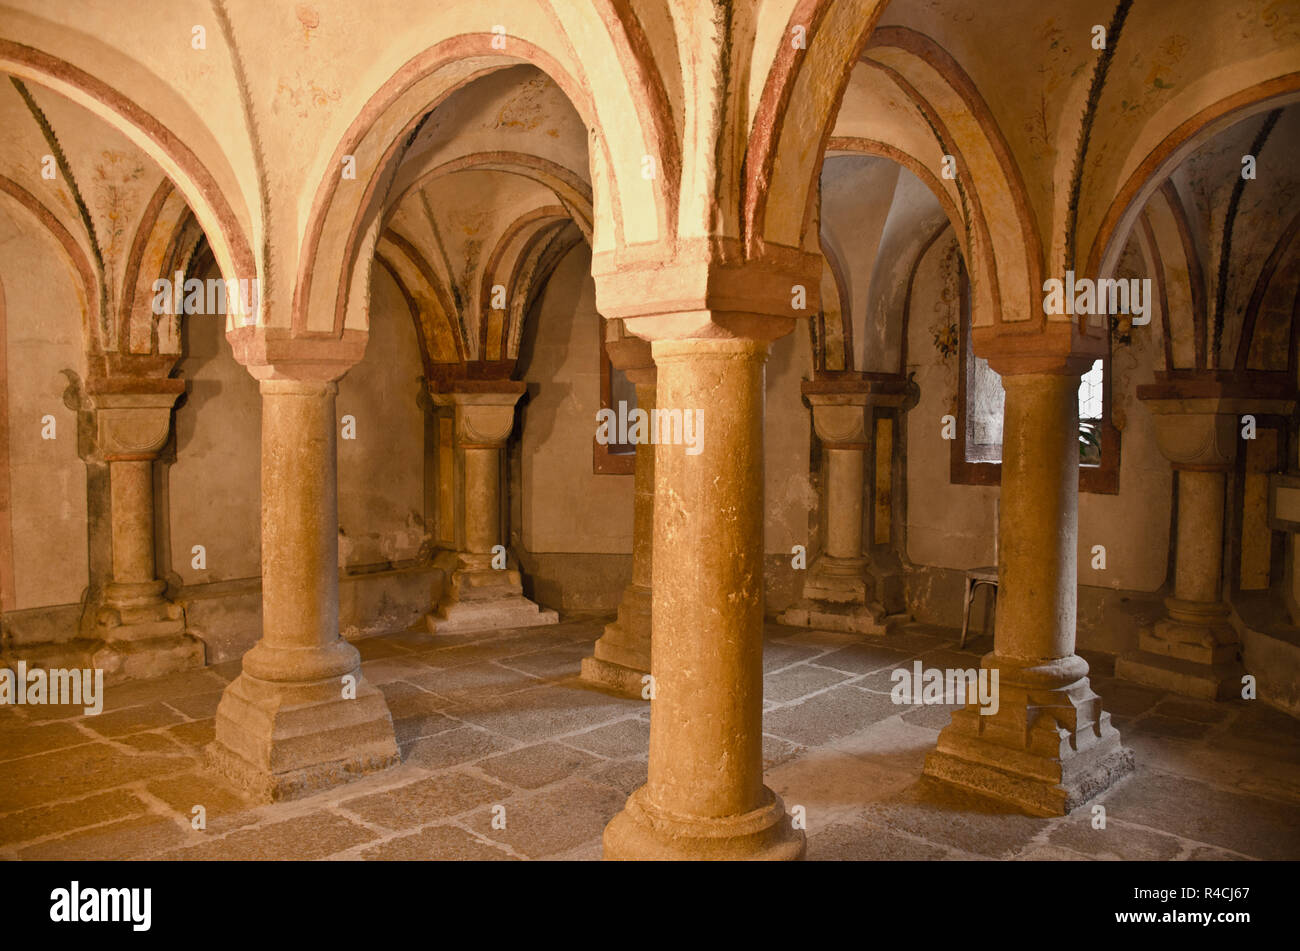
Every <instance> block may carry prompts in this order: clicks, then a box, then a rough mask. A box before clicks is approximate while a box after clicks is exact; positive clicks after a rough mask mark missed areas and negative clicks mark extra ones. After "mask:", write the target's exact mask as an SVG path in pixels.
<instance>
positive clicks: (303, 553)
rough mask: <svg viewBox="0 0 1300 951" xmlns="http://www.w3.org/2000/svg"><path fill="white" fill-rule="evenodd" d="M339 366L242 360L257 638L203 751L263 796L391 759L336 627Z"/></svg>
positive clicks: (388, 721)
mask: <svg viewBox="0 0 1300 951" xmlns="http://www.w3.org/2000/svg"><path fill="white" fill-rule="evenodd" d="M239 352H240V348H239V346H238V345H237V346H236V353H237V354H238V353H239ZM357 356H359V354H358V355H357ZM350 366H351V362H347V363H340V364H337V365H334V364H325V363H323V362H322V361H320V360H319V359H318V360H316V361H313V362H312V363H311V364H310V365H305V366H289V367H274V366H268V365H258V366H252V367H250V371H251V372H253V374H254V376H256V377H258V378H259V380H260V382H261V392H262V639H261V640H259V641H258V642H257V644H255V645H254V646H253V648H252V649H251V650H250V651H249V652H248V653H247V654H245V655H244V664H243V672H242V673H241V674H240V675H239V677H237V678H236V679H235V680H234V682H233V683H231V684H230V686H228V687H227V688H226V690H225V693H224V694H223V695H222V698H221V704H220V706H219V707H218V709H217V722H216V740H215V741H214V742H213V743H212V744H211V745H210V746H209V747H208V756H209V761H210V763H211V764H212V765H213V766H214V767H215V768H217V769H218V770H220V771H221V772H223V773H225V774H226V775H227V776H229V777H231V778H232V779H233V780H235V782H237V783H238V784H240V785H241V786H243V787H245V788H247V789H248V790H250V791H251V792H253V793H254V794H255V795H259V796H261V797H263V798H269V799H287V798H292V797H295V796H300V795H306V794H308V793H311V792H313V791H315V790H317V789H320V788H324V787H327V786H331V785H335V784H337V783H340V782H345V781H347V780H349V779H352V778H354V777H355V776H357V775H360V774H362V773H366V772H370V771H373V770H377V769H382V768H384V767H387V766H390V765H394V764H396V763H397V762H398V761H399V755H398V750H397V743H396V740H395V738H394V733H393V722H392V718H391V717H390V715H389V713H388V707H387V705H386V704H385V702H384V697H383V695H382V694H381V693H380V692H379V691H378V690H376V689H375V688H374V687H373V686H372V685H371V684H369V683H367V682H366V681H365V680H364V679H363V677H362V675H361V658H360V655H359V654H358V653H357V649H356V648H355V647H353V646H352V645H351V644H349V643H348V642H346V641H344V640H342V639H341V638H340V637H339V591H338V585H339V562H338V487H337V470H338V456H337V448H336V438H337V430H338V417H337V414H336V412H335V406H334V400H335V394H336V393H337V384H336V382H335V381H336V380H337V379H338V378H339V377H341V376H342V375H343V374H344V373H345V372H346V371H347V369H348V368H349V367H350Z"/></svg>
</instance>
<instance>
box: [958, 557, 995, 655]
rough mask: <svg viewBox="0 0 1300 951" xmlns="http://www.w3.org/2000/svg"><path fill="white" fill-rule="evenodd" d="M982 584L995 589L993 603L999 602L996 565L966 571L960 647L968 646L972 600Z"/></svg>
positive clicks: (992, 593)
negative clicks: (967, 637) (967, 633)
mask: <svg viewBox="0 0 1300 951" xmlns="http://www.w3.org/2000/svg"><path fill="white" fill-rule="evenodd" d="M982 584H986V585H988V586H989V587H990V588H992V589H993V590H992V592H990V594H991V595H992V597H993V603H994V604H997V598H998V569H997V567H996V566H994V567H992V568H972V569H971V570H970V571H968V572H966V597H965V603H964V604H963V606H962V614H961V643H959V644H958V645H957V647H958V648H959V649H960V648H962V647H965V646H966V630H967V628H969V627H970V606H971V602H972V601H974V600H975V589H976V588H978V587H979V586H980V585H982Z"/></svg>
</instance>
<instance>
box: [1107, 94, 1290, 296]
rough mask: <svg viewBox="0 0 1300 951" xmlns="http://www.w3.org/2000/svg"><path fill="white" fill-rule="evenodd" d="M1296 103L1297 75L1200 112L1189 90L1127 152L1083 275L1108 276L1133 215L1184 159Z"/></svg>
mask: <svg viewBox="0 0 1300 951" xmlns="http://www.w3.org/2000/svg"><path fill="white" fill-rule="evenodd" d="M1294 102H1300V72H1290V73H1286V74H1284V75H1279V76H1273V77H1271V78H1268V79H1261V80H1260V81H1258V82H1255V83H1251V84H1249V85H1246V86H1243V87H1242V88H1240V89H1239V90H1238V91H1237V92H1235V93H1232V94H1230V95H1227V96H1222V97H1221V98H1217V99H1215V100H1214V101H1212V102H1209V103H1208V104H1204V105H1200V107H1199V108H1197V105H1198V100H1197V98H1195V96H1194V94H1193V92H1191V91H1189V92H1187V93H1185V94H1184V95H1182V96H1180V97H1179V98H1177V99H1176V100H1174V102H1171V103H1170V104H1169V105H1168V106H1166V107H1165V109H1163V110H1161V111H1160V112H1159V113H1157V115H1156V116H1155V117H1153V118H1152V120H1151V121H1150V122H1149V123H1147V125H1146V126H1145V127H1144V129H1143V131H1142V133H1141V134H1140V135H1139V136H1138V138H1137V140H1136V143H1135V145H1134V147H1133V149H1132V150H1130V152H1129V156H1128V160H1127V161H1126V163H1125V168H1126V169H1127V170H1128V174H1127V175H1126V176H1124V178H1123V183H1122V184H1121V185H1119V187H1118V188H1117V190H1116V192H1115V193H1114V196H1113V197H1112V198H1111V200H1110V203H1109V205H1108V206H1107V209H1106V212H1105V214H1104V216H1103V217H1102V220H1101V223H1100V225H1099V227H1098V229H1097V232H1096V235H1095V236H1094V238H1093V241H1092V244H1091V246H1090V250H1089V252H1088V259H1087V260H1088V263H1087V271H1086V273H1088V274H1092V275H1097V276H1105V275H1107V274H1109V273H1111V271H1112V270H1113V269H1114V267H1115V262H1116V260H1117V259H1118V257H1119V255H1120V253H1121V252H1122V251H1123V248H1124V243H1125V240H1126V239H1127V236H1128V234H1129V232H1130V231H1131V230H1132V228H1133V225H1134V223H1135V221H1136V220H1137V216H1138V215H1139V213H1140V212H1141V210H1142V209H1143V208H1144V207H1145V206H1146V204H1147V202H1148V201H1149V200H1150V198H1151V196H1152V195H1153V194H1155V193H1156V191H1157V190H1158V189H1159V188H1160V187H1161V185H1162V184H1163V183H1164V182H1165V181H1166V180H1167V179H1168V177H1169V175H1170V174H1171V173H1172V172H1173V170H1174V169H1175V168H1177V167H1178V166H1179V165H1180V164H1182V162H1183V161H1184V160H1185V159H1186V158H1187V157H1188V156H1190V155H1191V154H1192V153H1194V152H1195V151H1196V150H1197V149H1199V148H1200V147H1201V146H1202V145H1204V144H1205V143H1206V142H1208V141H1209V140H1210V139H1212V138H1214V136H1216V135H1218V134H1219V133H1220V132H1222V131H1224V130H1225V129H1227V128H1228V127H1230V126H1232V125H1235V124H1236V123H1237V122H1240V121H1241V120H1242V119H1245V118H1248V117H1249V116H1252V115H1255V114H1257V113H1261V112H1266V111H1268V110H1270V109H1275V108H1278V107H1279V106H1283V105H1286V104H1290V103H1294ZM1176 107H1177V108H1176ZM1193 109H1195V111H1194V112H1193V111H1192V110H1193ZM1148 143H1154V144H1148ZM1142 149H1146V151H1142ZM1139 155H1141V157H1140V158H1139V157H1138V156H1139Z"/></svg>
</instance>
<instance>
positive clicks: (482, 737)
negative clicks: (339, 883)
mask: <svg viewBox="0 0 1300 951" xmlns="http://www.w3.org/2000/svg"><path fill="white" fill-rule="evenodd" d="M0 71H3V72H4V73H5V74H6V76H5V80H6V81H4V82H3V83H0V116H2V117H3V121H2V122H0V128H2V129H3V133H0V666H2V667H4V668H7V669H9V670H12V671H13V672H14V675H13V677H12V679H11V680H10V681H6V682H12V683H13V684H14V685H15V686H18V685H19V683H20V681H19V678H18V676H17V674H18V671H19V670H20V667H19V665H20V664H21V665H23V666H22V668H21V669H22V670H24V671H28V672H30V670H31V669H33V668H42V669H49V670H54V669H63V670H68V669H76V670H84V671H90V670H98V671H102V672H103V675H104V684H105V686H104V689H103V694H102V697H101V698H100V699H101V700H102V710H101V711H99V712H87V710H86V708H85V706H84V704H82V703H79V702H73V703H53V702H41V701H39V700H34V699H32V698H29V700H31V701H32V702H26V703H21V704H20V703H17V702H15V701H13V700H10V702H8V703H5V704H2V705H0V858H3V859H98V858H108V859H117V858H166V859H177V860H190V859H249V858H305V859H314V858H343V859H473V860H485V859H599V858H602V857H604V858H609V859H656V858H660V859H682V858H684V859H696V858H701V859H734V858H757V859H797V858H805V857H806V858H808V859H947V858H955V859H964V858H1024V859H1059V860H1084V859H1242V858H1247V859H1292V860H1293V859H1297V858H1300V730H1298V729H1297V725H1298V724H1297V717H1300V563H1298V559H1297V549H1296V540H1297V533H1300V455H1298V453H1300V427H1298V425H1297V424H1298V421H1300V417H1298V416H1297V390H1298V387H1300V366H1298V365H1297V357H1298V355H1300V336H1298V333H1297V331H1298V328H1300V162H1297V161H1296V156H1297V154H1298V152H1300V3H1297V2H1295V0H1234V2H1231V3H1224V2H1221V0H1182V2H1174V0H1118V2H1113V0H1107V2H1106V3H1102V4H1098V3H1093V2H1085V0H1057V2H1052V3H1049V4H1042V3H1037V2H1029V0H1010V2H1005V3H999V4H989V3H987V2H981V0H942V2H933V0H892V2H885V0H744V2H734V3H728V2H721V0H622V2H618V0H592V2H586V0H583V2H569V0H436V2H427V0H372V2H369V3H366V4H354V3H350V2H344V0H315V2H288V0H283V2H279V0H277V2H271V3H267V2H263V0H177V2H167V3H164V2H162V0H157V2H151V0H132V2H129V3H108V2H97V0H69V2H63V3H59V4H55V5H51V4H49V3H47V2H43V0H3V2H0ZM1053 280H1056V281H1060V282H1064V283H1065V284H1066V285H1068V286H1069V287H1070V288H1073V287H1075V286H1083V285H1082V284H1081V283H1079V282H1085V281H1086V282H1096V287H1098V288H1103V287H1108V288H1109V290H1108V291H1102V290H1099V291H1098V292H1097V294H1096V295H1093V294H1091V293H1089V294H1088V295H1087V297H1086V298H1076V297H1074V296H1073V295H1072V294H1071V293H1070V291H1067V292H1066V294H1067V296H1069V297H1070V299H1071V302H1072V304H1073V303H1079V309H1081V310H1082V309H1087V308H1089V307H1091V308H1092V312H1091V313H1087V314H1084V313H1076V312H1075V308H1074V307H1073V306H1071V308H1069V309H1068V310H1067V311H1066V312H1060V311H1059V308H1058V309H1057V312H1053V313H1048V312H1047V311H1048V310H1051V309H1052V308H1049V307H1046V306H1045V303H1046V296H1047V294H1046V292H1047V289H1048V287H1049V285H1050V282H1052V281H1053ZM1102 281H1106V282H1110V283H1109V284H1107V285H1103V284H1102V283H1100V282H1102ZM1118 282H1122V283H1118ZM1121 292H1122V293H1121ZM1108 295H1109V296H1108ZM1103 300H1104V301H1106V302H1107V303H1108V304H1109V306H1106V307H1103V306H1101V304H1102V302H1103ZM1139 301H1140V306H1139ZM1088 302H1090V303H1088ZM605 411H608V412H605ZM638 414H640V415H639V416H638ZM601 418H603V419H604V420H605V421H606V424H604V425H598V420H599V419H601ZM610 418H613V419H614V423H613V424H612V425H608V420H609V419H610ZM637 418H645V419H650V418H654V419H655V420H656V421H659V422H662V424H663V426H662V428H661V429H660V430H658V436H659V438H658V439H656V440H655V441H651V440H650V438H649V437H648V436H647V435H646V431H645V430H644V429H641V430H638V428H637V427H636V426H635V425H634V424H633V423H634V420H635V419H637ZM692 420H693V421H694V428H691V426H690V421H692ZM679 422H680V423H681V425H679ZM620 423H622V425H620ZM630 424H632V425H630ZM929 669H937V670H939V671H954V670H956V671H965V670H969V671H972V672H974V671H980V670H983V671H986V672H988V673H989V674H990V675H991V673H992V672H996V673H997V675H998V679H997V680H996V684H997V696H996V703H995V704H993V705H992V706H990V705H987V704H986V705H984V706H981V705H980V704H977V703H974V702H972V701H971V698H970V697H967V698H966V702H962V698H960V697H957V698H954V697H953V696H951V695H945V694H943V693H937V694H936V695H935V696H933V697H931V696H929V694H928V693H927V694H926V695H925V696H922V691H921V684H920V681H919V678H918V682H917V683H916V688H915V689H916V694H915V696H914V697H913V698H912V699H911V700H909V701H907V702H899V693H898V690H897V686H898V684H899V680H900V676H901V677H902V678H904V679H905V678H907V677H908V676H911V675H912V674H913V672H916V673H917V674H919V673H921V672H922V671H924V670H929ZM972 676H974V674H972ZM87 679H89V675H88V676H87ZM51 699H53V698H51ZM61 699H65V700H66V699H68V698H67V697H63V698H61ZM917 701H919V702H917ZM1098 806H1101V807H1102V809H1103V813H1104V820H1105V821H1104V822H1102V823H1101V824H1100V826H1099V825H1098V823H1097V821H1096V820H1097V816H1098V811H1097V807H1098Z"/></svg>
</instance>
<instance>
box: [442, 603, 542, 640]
mask: <svg viewBox="0 0 1300 951" xmlns="http://www.w3.org/2000/svg"><path fill="white" fill-rule="evenodd" d="M559 620H560V616H559V615H558V614H557V613H556V612H554V611H551V610H547V609H546V608H543V607H541V606H540V605H538V604H536V603H534V602H532V601H529V600H528V599H527V598H525V597H524V596H523V595H521V594H520V595H513V596H507V597H503V598H493V599H487V600H482V601H453V602H450V603H447V604H440V605H438V609H437V611H435V612H434V613H433V614H429V615H426V616H425V623H427V624H428V626H429V633H430V634H463V633H466V632H470V631H495V630H507V629H509V628H513V627H539V626H541V625H543V624H558V623H559Z"/></svg>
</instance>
